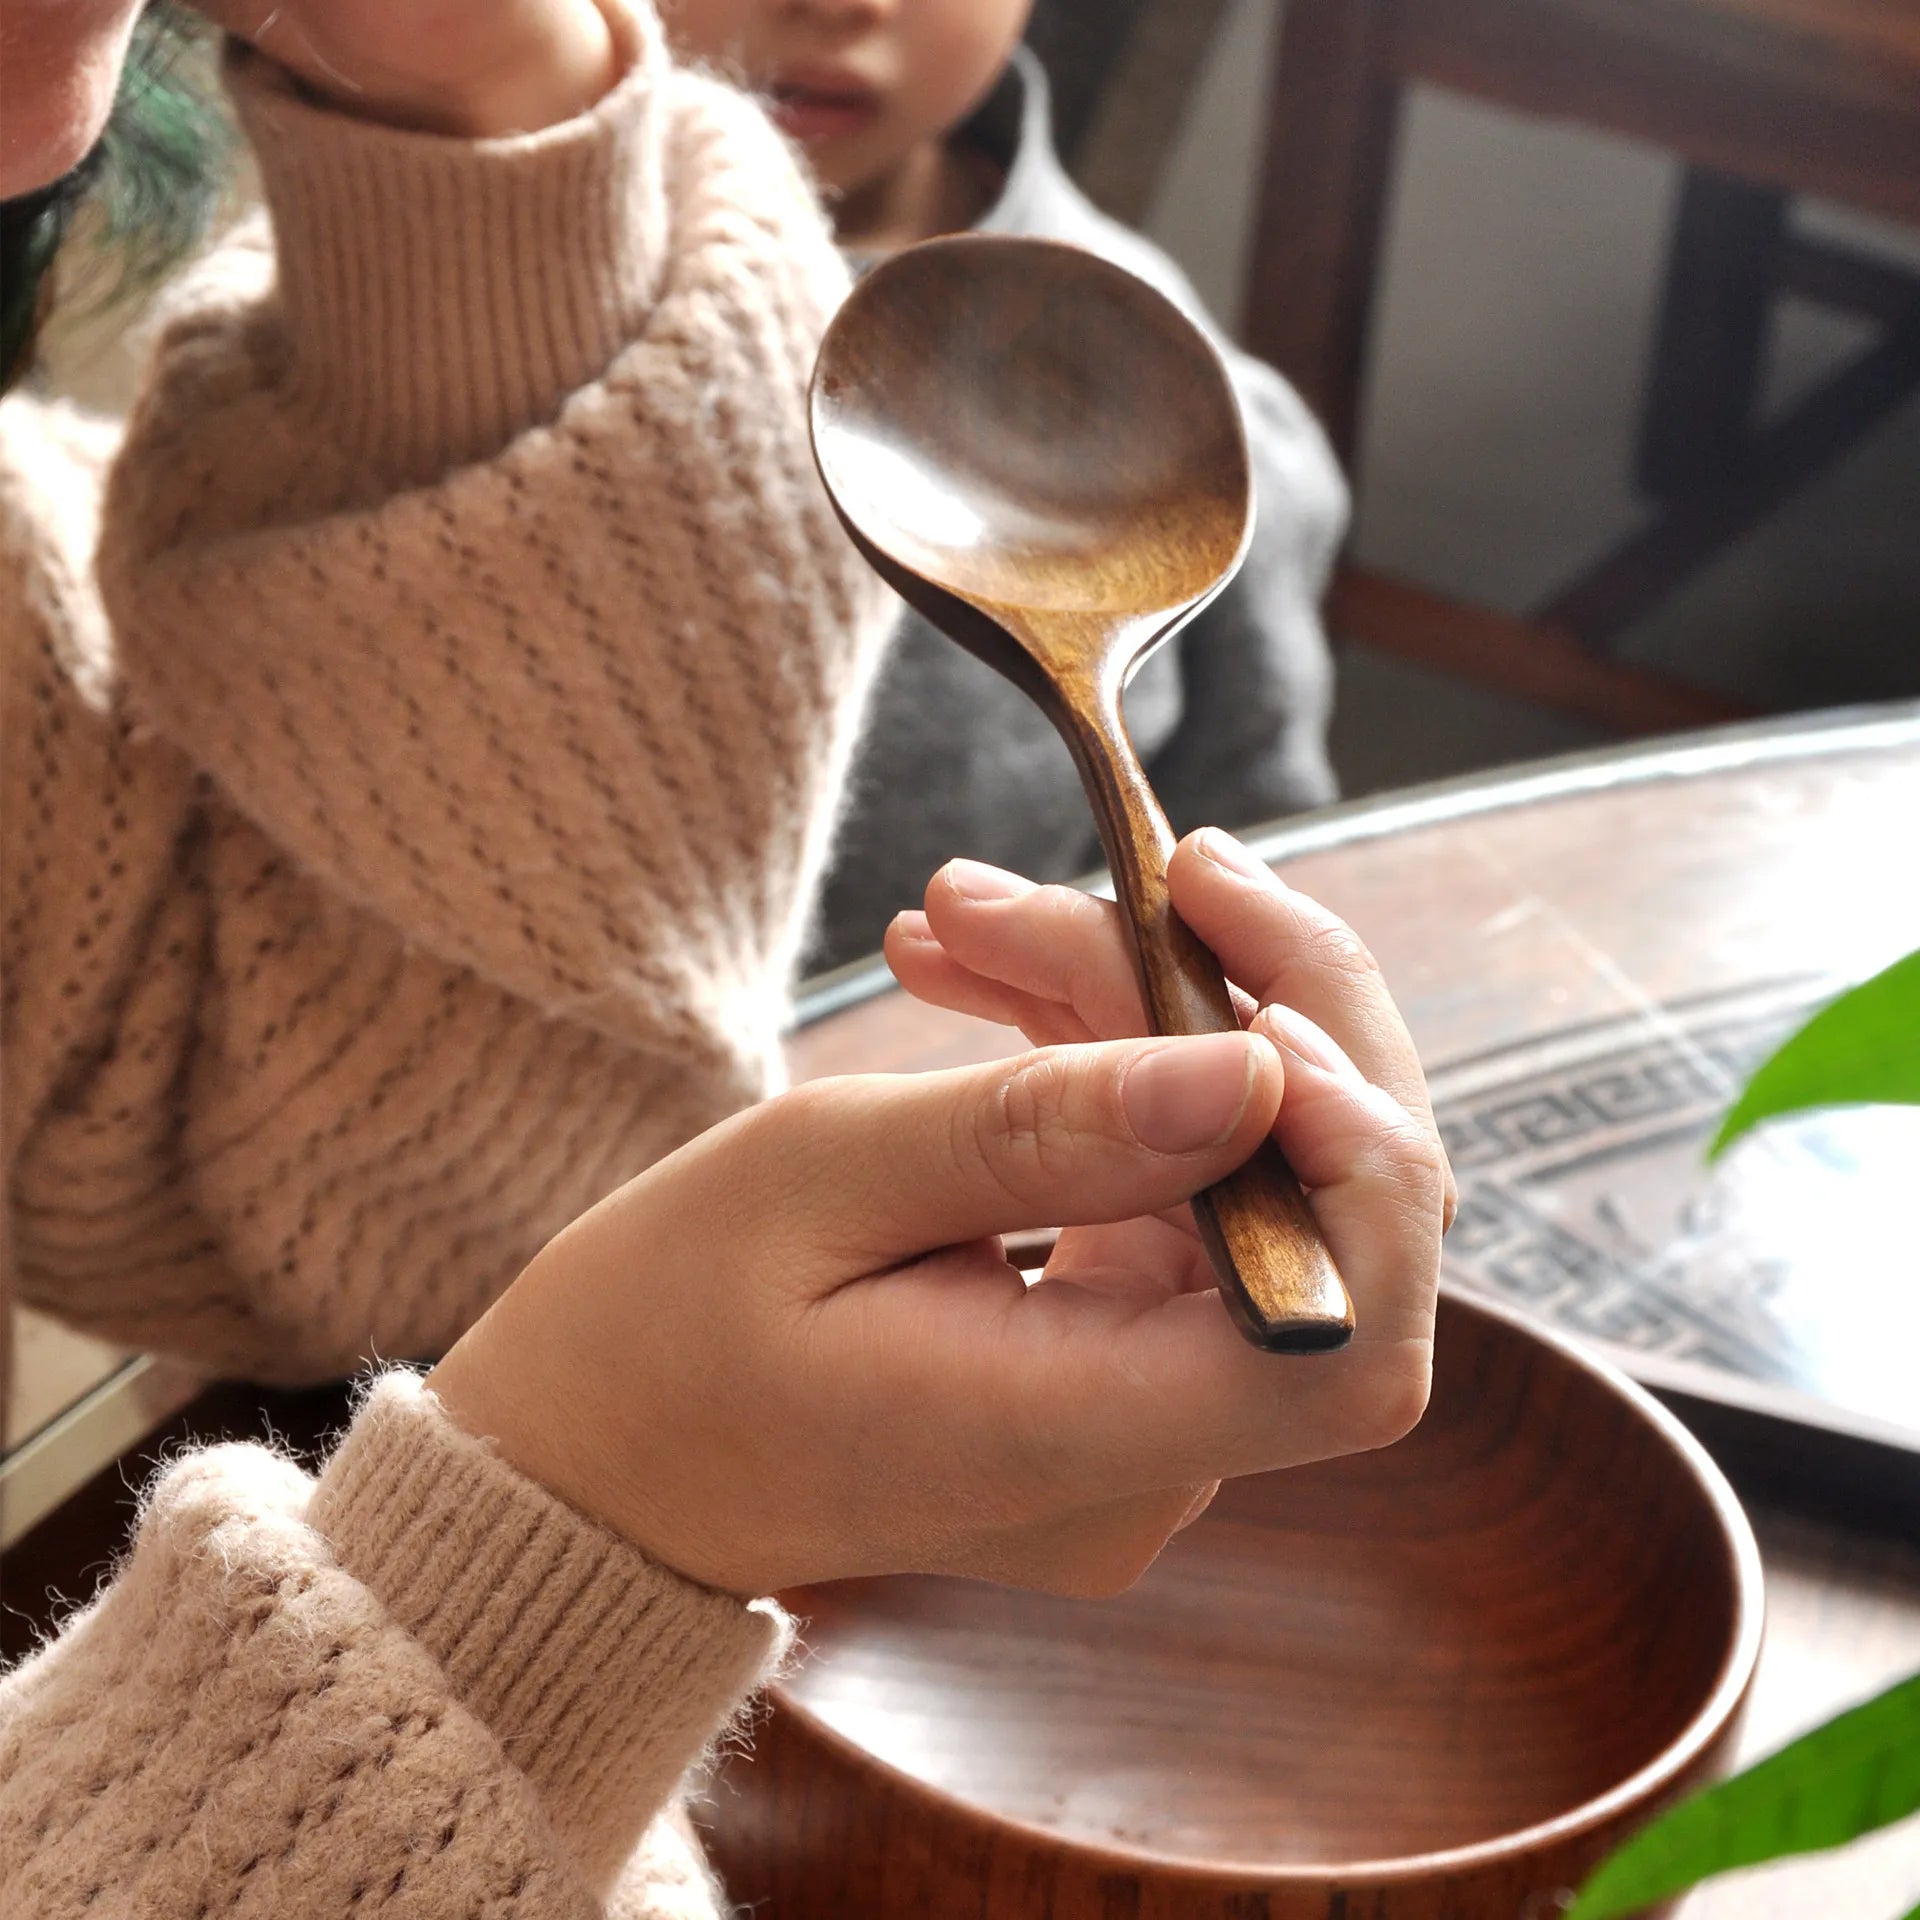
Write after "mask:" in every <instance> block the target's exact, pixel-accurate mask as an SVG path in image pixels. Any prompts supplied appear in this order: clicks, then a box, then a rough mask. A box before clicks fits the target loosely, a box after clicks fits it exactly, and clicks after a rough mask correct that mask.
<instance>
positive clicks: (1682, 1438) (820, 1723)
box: [748, 1281, 1766, 1890]
mask: <svg viewBox="0 0 1920 1920" xmlns="http://www.w3.org/2000/svg"><path fill="white" fill-rule="evenodd" d="M1440 1292H1441V1295H1442V1296H1443V1297H1444V1298H1445V1300H1446V1301H1447V1304H1448V1305H1449V1307H1451V1308H1456V1309H1461V1310H1464V1311H1465V1312H1467V1313H1469V1314H1477V1315H1479V1316H1480V1317H1481V1318H1483V1319H1487V1320H1494V1321H1499V1322H1502V1323H1504V1324H1505V1325H1507V1326H1508V1327H1510V1328H1512V1329H1514V1330H1515V1331H1517V1332H1519V1333H1521V1334H1524V1335H1526V1336H1528V1337H1529V1338H1532V1339H1535V1340H1538V1341H1539V1342H1540V1343H1541V1344H1543V1345H1545V1346H1547V1347H1549V1348H1551V1349H1552V1350H1553V1351H1554V1352H1556V1353H1557V1354H1559V1355H1560V1356H1561V1358H1562V1359H1564V1360H1566V1361H1569V1362H1571V1363H1572V1364H1573V1365H1574V1366H1575V1367H1577V1368H1578V1369H1580V1370H1581V1371H1582V1372H1584V1373H1586V1374H1589V1375H1590V1376H1592V1378H1593V1380H1594V1381H1595V1383H1596V1384H1597V1385H1599V1386H1600V1387H1601V1388H1603V1389H1604V1390H1606V1391H1607V1392H1609V1393H1611V1394H1613V1395H1614V1397H1615V1398H1617V1399H1620V1400H1623V1401H1625V1402H1626V1403H1627V1405H1628V1406H1629V1407H1630V1408H1631V1409H1632V1410H1633V1411H1634V1412H1635V1413H1637V1414H1639V1415H1640V1416H1641V1418H1643V1419H1644V1420H1646V1421H1647V1422H1648V1424H1649V1425H1651V1426H1652V1427H1654V1428H1655V1429H1656V1430H1657V1431H1658V1432H1659V1433H1660V1435H1661V1436H1662V1437H1663V1438H1664V1439H1665V1440H1666V1441H1667V1443H1668V1445H1669V1446H1670V1447H1671V1448H1672V1449H1673V1451H1674V1453H1675V1454H1676V1455H1677V1456H1678V1458H1679V1459H1680V1461H1681V1462H1682V1464H1683V1465H1684V1466H1685V1467H1686V1468H1687V1469H1688V1470H1689V1471H1690V1473H1691V1475H1692V1478H1693V1480H1694V1483H1695V1485H1696V1486H1697V1488H1698V1489H1699V1491H1700V1492H1701V1494H1702V1495H1703V1496H1704V1497H1705V1500H1706V1504H1707V1507H1708V1509H1709V1510H1710V1512H1711V1513H1712V1515H1713V1517H1714V1518H1715V1519H1716V1520H1717V1521H1718V1522H1719V1526H1720V1541H1721V1545H1722V1547H1723V1549H1724V1551H1725V1555H1726V1560H1727V1563H1728V1570H1729V1572H1730V1574H1731V1576H1732V1585H1733V1610H1734V1619H1733V1632H1732V1634H1731V1636H1730V1637H1729V1642H1728V1647H1727V1651H1726V1654H1725V1656H1724V1658H1723V1659H1722V1661H1721V1663H1720V1668H1719V1671H1718V1672H1717V1673H1716V1674H1715V1676H1714V1679H1713V1683H1712V1685H1711V1687H1710V1688H1709V1689H1708V1692H1707V1697H1706V1699H1705V1700H1704V1701H1703V1702H1702V1704H1701V1706H1700V1708H1699V1710H1698V1711H1697V1712H1696V1713H1695V1714H1694V1715H1693V1717H1692V1718H1691V1719H1690V1720H1689V1721H1688V1722H1687V1724H1686V1725H1685V1726H1684V1727H1683V1728H1682V1729H1681V1730H1680V1732H1679V1733H1678V1734H1676V1735H1675V1736H1674V1738H1673V1739H1672V1740H1670V1741H1669V1742H1668V1743H1667V1745H1666V1746H1665V1747H1664V1748H1663V1749H1662V1750H1661V1751H1660V1752H1659V1753H1658V1754H1656V1755H1655V1756H1654V1758H1653V1759H1651V1760H1649V1761H1648V1762H1647V1763H1646V1765H1644V1766H1643V1767H1641V1768H1639V1769H1638V1770H1637V1771H1636V1772H1634V1773H1631V1774H1629V1775H1628V1776H1627V1777H1626V1779H1624V1780H1622V1781H1620V1782H1619V1783H1618V1784H1616V1785H1615V1786H1612V1787H1609V1788H1608V1789H1607V1790H1606V1791H1605V1792H1604V1793H1601V1794H1596V1795H1595V1796H1594V1797H1593V1798H1592V1799H1590V1800H1584V1801H1582V1802H1581V1803H1580V1804H1579V1805H1577V1806H1574V1807H1570V1808H1568V1809H1567V1811H1566V1812H1564V1813H1559V1814H1555V1815H1554V1816H1553V1817H1552V1818H1551V1819H1548V1820H1540V1821H1536V1822H1535V1823H1534V1824H1533V1825H1532V1826H1530V1827H1518V1828H1515V1829H1514V1830H1513V1831H1511V1832H1508V1833H1501V1834H1495V1835H1494V1836H1492V1837H1491V1838H1490V1839H1486V1840H1475V1841H1472V1842H1470V1843H1468V1844H1467V1845H1465V1846H1459V1847H1444V1848H1440V1849H1438V1850H1436V1851H1433V1852H1429V1853H1408V1854H1387V1855H1382V1856H1381V1857H1379V1858H1377V1859H1360V1860H1324V1861H1318V1862H1307V1861H1301V1862H1275V1861H1261V1860H1234V1859H1229V1858H1227V1857H1225V1856H1224V1855H1223V1856H1222V1857H1220V1858H1218V1859H1215V1860H1197V1859H1195V1858H1194V1857H1193V1856H1192V1855H1191V1854H1175V1853H1166V1852H1163V1851H1161V1850H1160V1849H1158V1848H1155V1847H1143V1846H1136V1845H1133V1844H1131V1843H1129V1842H1127V1841H1124V1840H1118V1839H1115V1840H1093V1839H1086V1838H1080V1837H1077V1836H1075V1835H1073V1834H1071V1833H1066V1832H1063V1831H1062V1830H1061V1829H1059V1828H1057V1827H1048V1826H1042V1825H1041V1824H1040V1823H1039V1822H1038V1821H1033V1820H1026V1819H1022V1818H1020V1817H1019V1816H1018V1815H1014V1814H999V1813H993V1812H990V1811H989V1810H988V1809H986V1808H985V1807H983V1806H982V1805H980V1803H979V1802H977V1801H974V1800H969V1799H965V1798H963V1797H962V1796H960V1795H959V1794H957V1793H954V1792H952V1791H951V1790H949V1789H948V1788H945V1787H938V1786H935V1785H933V1784H932V1783H931V1782H930V1781H927V1780H923V1779H921V1778H920V1777H919V1776H918V1775H917V1774H913V1773H909V1772H908V1771H907V1770H906V1769H905V1768H903V1767H900V1766H897V1765H896V1764H895V1763H894V1762H893V1761H891V1760H887V1759H883V1758H882V1757H881V1756H880V1755H878V1754H876V1753H874V1752H872V1751H871V1750H870V1749H869V1748H866V1747H863V1746H861V1745H860V1744H859V1743H858V1742H857V1741H855V1740H853V1739H851V1738H849V1737H848V1736H847V1735H846V1734H843V1733H842V1732H840V1731H839V1729H837V1728H835V1727H833V1726H830V1725H829V1724H828V1723H827V1722H826V1721H825V1720H824V1719H822V1718H821V1717H820V1715H819V1714H817V1713H815V1712H814V1711H813V1710H812V1709H811V1708H809V1707H807V1706H805V1705H803V1704H802V1703H801V1702H800V1701H799V1700H798V1699H796V1698H795V1697H794V1695H793V1694H792V1693H791V1692H790V1691H789V1690H788V1688H787V1686H786V1684H785V1683H784V1682H783V1681H781V1680H779V1679H776V1680H774V1681H772V1682H771V1683H770V1684H769V1687H768V1692H769V1694H770V1696H771V1697H772V1699H773V1701H774V1703H775V1705H776V1706H777V1707H778V1709H779V1711H780V1712H782V1713H784V1714H788V1715H790V1716H792V1717H793V1718H794V1719H795V1720H797V1721H800V1722H803V1723H804V1724H805V1725H806V1727H807V1729H808V1732H809V1735H810V1737H812V1738H813V1739H816V1740H818V1741H819V1742H820V1743H821V1744H822V1745H823V1746H826V1747H828V1748H831V1749H834V1750H836V1751H837V1753H838V1754H839V1755H840V1757H842V1758H843V1759H844V1760H846V1761H848V1762H849V1763H850V1764H853V1765H856V1766H859V1767H865V1768H869V1769H872V1770H873V1771H875V1772H876V1773H878V1774H879V1775H881V1776H882V1777H883V1778H884V1779H885V1780H886V1782H887V1783H888V1784H889V1785H891V1786H892V1787H894V1788H895V1789H896V1790H897V1791H900V1792H903V1793H904V1794H905V1795H906V1796H907V1797H908V1798H910V1799H917V1800H920V1801H922V1802H931V1803H933V1804H934V1805H935V1806H937V1807H938V1808H939V1809H940V1810H941V1813H942V1815H943V1817H945V1818H947V1819H948V1820H950V1821H955V1822H957V1823H958V1824H960V1825H963V1826H972V1827H975V1828H977V1829H979V1830H981V1831H982V1832H983V1833H996V1834H1002V1835H1012V1836H1014V1837H1016V1838H1018V1839H1020V1840H1023V1841H1025V1842H1027V1843H1028V1844H1030V1845H1034V1846H1036V1847H1050V1848H1053V1849H1055V1850H1057V1851H1060V1852H1063V1853H1066V1854H1068V1855H1071V1856H1075V1857H1078V1858H1081V1859H1084V1860H1086V1861H1087V1862H1088V1863H1089V1864H1092V1865H1095V1866H1100V1867H1103V1868H1113V1867H1122V1868H1129V1869H1148V1870H1151V1872H1152V1873H1153V1874H1154V1875H1156V1876H1157V1877H1158V1878H1160V1879H1161V1880H1164V1881H1172V1882H1176V1883H1177V1882H1181V1881H1187V1882H1193V1883H1213V1884H1216V1885H1217V1884H1218V1883H1219V1882H1221V1881H1224V1880H1234V1881H1246V1882H1252V1883H1254V1884H1256V1885H1264V1886H1266V1887H1269V1888H1273V1889H1276V1890H1278V1889H1292V1888H1313V1887H1323V1886H1327V1885H1330V1884H1335V1883H1338V1884H1351V1883H1353V1882H1365V1883H1369V1884H1373V1885H1379V1886H1389V1885H1394V1884H1398V1883H1402V1882H1407V1881H1413V1880H1429V1879H1438V1878H1441V1877H1443V1876H1452V1875H1459V1874H1464V1873H1470V1872H1473V1871H1476V1870H1478V1869H1480V1868H1486V1867H1500V1866H1506V1865H1510V1864H1511V1863H1512V1862H1513V1860H1514V1859H1515V1858H1516V1857H1519V1856H1523V1855H1527V1854H1535V1853H1543V1852H1547V1851H1550V1850H1552V1849H1555V1848H1558V1847H1561V1846H1564V1845H1565V1844H1566V1843H1567V1842H1568V1841H1571V1840H1575V1839H1578V1838H1579V1837H1580V1836H1581V1835H1582V1834H1586V1833H1591V1832H1593V1831H1595V1830H1596V1829H1599V1828H1602V1827H1605V1826H1607V1825H1608V1824H1610V1823H1611V1822H1613V1821H1614V1820H1616V1819H1618V1818H1619V1816H1620V1815H1622V1814H1623V1813H1626V1812H1628V1811H1629V1810H1630V1809H1632V1808H1633V1807H1635V1806H1640V1805H1645V1804H1647V1803H1649V1802H1657V1801H1658V1800H1660V1799H1661V1798H1662V1797H1663V1796H1664V1795H1665V1794H1667V1793H1668V1792H1669V1791H1671V1790H1672V1788H1673V1787H1674V1786H1675V1785H1676V1784H1677V1783H1678V1782H1679V1781H1680V1780H1681V1779H1682V1778H1683V1777H1684V1776H1685V1775H1686V1773H1687V1772H1688V1770H1689V1769H1690V1768H1692V1767H1693V1766H1694V1765H1695V1764H1696V1763H1697V1762H1698V1761H1699V1759H1700V1758H1701V1756H1702V1755H1703V1754H1704V1753H1705V1751H1706V1750H1707V1748H1708V1747H1709V1746H1710V1744H1711V1743H1712V1742H1713V1741H1714V1740H1715V1739H1717V1738H1718V1737H1719V1736H1720V1735H1721V1734H1722V1733H1723V1732H1724V1731H1725V1730H1726V1728H1727V1727H1728V1725H1729V1724H1730V1723H1731V1722H1732V1721H1733V1720H1734V1719H1735V1717H1736V1716H1737V1715H1738V1713H1739V1711H1740V1708H1741V1707H1742V1705H1743V1704H1744V1703H1745V1700H1746V1697H1747V1694H1748V1692H1749V1690H1750V1689H1751V1687H1752V1685H1753V1677H1754V1672H1755V1669H1756V1668H1757V1666H1758V1665H1759V1659H1760V1646H1761V1640H1762V1637H1763V1634H1764V1630H1765V1622H1766V1590H1765V1574H1764V1571H1763V1569H1762V1566H1761V1560H1760V1548H1759V1543H1758V1542H1757V1541H1756V1540H1755V1538H1754V1534H1753V1527H1752V1524H1751V1523H1750V1522H1749V1520H1748V1519H1747V1515H1746V1510H1745V1509H1744V1508H1743V1507H1742V1506H1741V1504H1740V1500H1739V1497H1738V1496H1737V1495H1736V1494H1735V1493H1734V1490H1733V1488H1732V1486H1731V1485H1730V1484H1729V1483H1728V1481H1727V1477H1726V1475H1725V1474H1724V1473H1722V1472H1721V1471H1720V1468H1719V1467H1718V1465H1716V1464H1715V1462H1714V1460H1713V1458H1712V1456H1711V1455H1710V1454H1709V1453H1708V1452H1707V1450H1706V1448H1705V1447H1703V1446H1702V1445H1701V1444H1700V1442H1699V1441H1698V1440H1696V1439H1695V1438H1694V1436H1693V1435H1692V1434H1691V1433H1689V1432H1688V1431H1687V1429H1686V1428H1685V1427H1684V1426H1683V1425H1682V1424H1681V1423H1680V1421H1679V1420H1678V1419H1677V1418H1676V1417H1675V1416H1674V1415H1673V1414H1671V1413H1670V1412H1668V1410H1667V1409H1666V1408H1665V1407H1663V1406H1662V1405H1661V1404H1660V1403H1659V1401H1657V1400H1656V1399H1654V1397H1653V1396H1652V1395H1651V1394H1650V1393H1648V1392H1647V1390H1646V1389H1645V1388H1644V1387H1642V1386H1640V1385H1639V1384H1638V1383H1637V1382H1635V1381H1633V1380H1631V1379H1629V1378H1628V1377H1627V1375H1626V1374H1624V1373H1623V1372H1621V1371H1620V1369H1619V1368H1618V1367H1615V1366H1613V1365H1612V1364H1610V1363H1609V1362H1607V1361H1605V1360H1602V1359H1599V1358H1598V1357H1597V1356H1595V1355H1593V1354H1591V1353H1587V1352H1584V1351H1583V1350H1582V1349H1581V1348H1579V1347H1578V1346H1577V1345H1575V1344H1574V1342H1573V1341H1572V1340H1570V1339H1568V1338H1567V1337H1566V1336H1565V1335H1564V1334H1561V1333H1560V1332H1558V1331H1557V1330H1556V1329H1554V1328H1552V1327H1549V1326H1546V1325H1544V1324H1542V1323H1541V1322H1540V1321H1539V1320H1537V1319H1536V1318H1534V1316H1532V1315H1531V1314H1528V1313H1524V1312H1522V1311H1521V1310H1519V1309H1518V1308H1515V1307H1513V1306H1510V1305H1508V1304H1507V1303H1506V1302H1504V1301H1497V1300H1492V1299H1489V1298H1488V1297H1486V1296H1485V1295H1484V1294H1477V1293H1470V1292H1468V1291H1467V1290H1466V1289H1464V1288H1462V1287H1460V1286H1457V1285H1455V1284H1454V1283H1452V1282H1449V1281H1442V1283H1441V1287H1440ZM803 1634H804V1628H803ZM748 1757H749V1759H750V1758H751V1755H750V1754H749V1756H748Z"/></svg>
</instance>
